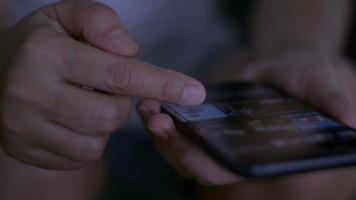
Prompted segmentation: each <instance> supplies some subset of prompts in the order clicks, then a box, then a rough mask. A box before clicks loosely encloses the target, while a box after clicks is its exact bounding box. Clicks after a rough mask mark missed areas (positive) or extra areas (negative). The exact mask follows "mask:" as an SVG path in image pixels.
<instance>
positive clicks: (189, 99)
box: [183, 84, 205, 105]
mask: <svg viewBox="0 0 356 200" xmlns="http://www.w3.org/2000/svg"><path fill="white" fill-rule="evenodd" d="M204 99H205V89H204V87H203V86H201V85H198V84H192V85H188V86H186V87H185V88H184V90H183V101H184V104H185V105H197V104H201V103H202V102H203V101H204Z"/></svg>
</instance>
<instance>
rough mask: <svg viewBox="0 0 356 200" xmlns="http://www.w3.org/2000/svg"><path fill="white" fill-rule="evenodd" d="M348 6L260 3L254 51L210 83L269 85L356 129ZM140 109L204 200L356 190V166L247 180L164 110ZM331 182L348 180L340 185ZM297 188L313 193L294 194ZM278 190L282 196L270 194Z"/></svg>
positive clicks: (302, 0) (149, 104) (329, 195)
mask: <svg viewBox="0 0 356 200" xmlns="http://www.w3.org/2000/svg"><path fill="white" fill-rule="evenodd" d="M350 3H351V1H347V0H342V1H337V2H336V1H332V0H327V1H323V0H313V1H310V0H289V1H285V0H273V1H264V0H260V1H256V3H255V6H254V8H253V14H252V16H251V19H250V22H251V24H250V28H251V32H252V34H251V41H250V44H249V46H248V47H247V48H246V50H245V51H243V52H240V53H239V54H237V55H233V56H232V58H228V59H227V60H226V61H225V62H224V63H222V64H221V65H219V66H218V68H217V69H216V71H213V72H212V74H213V78H212V81H213V82H226V81H262V82H267V83H270V84H272V85H274V86H276V87H277V88H280V89H282V90H284V91H285V92H287V93H289V94H290V95H292V96H294V97H296V98H298V99H300V100H302V101H304V102H306V103H308V104H309V105H311V106H313V107H315V108H316V109H318V110H321V111H323V112H326V113H328V114H329V115H331V116H333V117H334V118H336V119H337V120H339V121H341V122H343V123H345V124H347V125H349V126H351V127H353V128H356V112H355V105H356V92H355V90H354V85H356V77H355V75H356V73H355V70H354V67H353V66H352V65H351V64H350V63H349V62H348V61H347V60H346V59H345V58H343V57H342V56H341V55H342V52H341V49H342V46H343V43H344V39H345V33H346V30H347V28H346V27H347V25H348V23H349V22H348V21H349V20H348V19H349V13H350V12H349V8H350ZM138 110H139V111H140V113H141V116H142V118H143V121H144V122H145V124H146V127H147V129H148V130H149V131H150V132H151V135H152V137H153V138H154V141H155V143H156V146H157V149H158V151H160V153H161V155H162V157H163V158H165V159H166V160H167V161H168V162H169V163H170V164H172V165H173V166H174V168H175V169H176V170H177V171H178V173H179V174H181V175H183V176H185V177H187V178H190V179H192V180H195V181H196V182H198V183H201V184H202V185H207V187H204V186H201V187H200V190H199V191H200V198H201V199H211V200H214V199H222V198H223V199H261V198H265V197H266V196H269V197H270V198H271V199H273V198H275V199H279V197H281V196H282V199H286V198H288V199H289V198H290V197H291V196H293V198H294V199H346V197H347V196H349V195H350V193H351V192H352V191H353V188H352V187H349V185H354V182H355V180H354V176H353V174H354V171H355V169H348V171H346V172H342V170H341V172H333V171H328V172H324V173H319V174H318V173H315V174H307V175H304V176H303V175H301V176H295V177H288V178H284V179H283V178H282V179H271V180H267V181H254V180H243V179H242V178H241V177H239V176H237V175H236V174H233V173H232V172H230V171H228V170H227V169H225V168H224V167H222V166H221V165H219V163H217V162H215V161H214V160H212V159H211V158H210V157H209V156H208V155H207V154H206V153H205V152H203V151H202V150H201V149H199V148H198V147H197V146H196V145H195V144H193V143H191V142H190V141H189V140H188V139H186V138H185V137H184V136H183V135H182V134H181V133H179V131H178V130H177V129H176V127H175V125H174V123H173V120H172V119H171V117H170V116H168V115H166V114H163V113H160V107H159V104H158V102H157V101H155V100H150V99H142V100H141V102H140V103H139V105H138ZM311 180H313V181H311ZM326 180H327V181H329V182H334V183H337V182H338V180H345V181H344V182H343V183H338V184H336V185H335V184H327V182H326ZM287 183H288V184H287ZM313 185H319V186H320V189H315V188H314V187H313ZM299 188H301V190H302V191H309V189H310V188H314V189H312V190H310V192H306V193H303V194H300V195H295V194H296V190H298V189H299ZM278 189H282V191H285V192H284V193H280V192H275V193H274V192H273V191H280V190H278ZM283 197H284V198H283Z"/></svg>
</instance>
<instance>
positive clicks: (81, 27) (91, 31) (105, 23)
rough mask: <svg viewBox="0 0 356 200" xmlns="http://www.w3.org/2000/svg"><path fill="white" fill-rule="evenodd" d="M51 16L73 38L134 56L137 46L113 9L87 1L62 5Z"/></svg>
mask: <svg viewBox="0 0 356 200" xmlns="http://www.w3.org/2000/svg"><path fill="white" fill-rule="evenodd" d="M48 11H49V14H51V15H52V16H53V17H52V18H54V19H56V20H57V22H58V23H59V24H60V25H61V26H62V27H63V28H64V30H65V31H66V32H67V33H69V34H70V35H72V36H73V37H74V38H78V39H80V40H84V41H85V42H87V43H89V44H90V45H92V46H95V47H97V48H100V49H103V50H105V51H108V52H110V53H113V54H117V55H123V56H133V55H135V54H136V53H137V49H138V46H137V44H136V43H135V42H134V41H133V40H132V39H131V38H130V37H129V35H128V33H127V32H126V31H125V30H124V28H123V26H122V24H121V23H120V20H119V17H118V16H117V15H116V13H115V11H114V10H112V9H111V8H110V7H108V6H106V5H104V4H101V3H98V2H95V1H87V0H76V1H74V0H73V1H61V2H59V3H57V4H54V6H51V7H49V9H48Z"/></svg>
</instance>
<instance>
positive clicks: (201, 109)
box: [163, 83, 356, 174]
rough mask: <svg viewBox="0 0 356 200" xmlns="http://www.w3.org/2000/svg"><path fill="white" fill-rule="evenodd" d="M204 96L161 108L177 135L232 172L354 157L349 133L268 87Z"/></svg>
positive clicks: (354, 136) (219, 89)
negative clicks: (193, 103)
mask: <svg viewBox="0 0 356 200" xmlns="http://www.w3.org/2000/svg"><path fill="white" fill-rule="evenodd" d="M207 94H208V95H207V100H206V102H205V103H204V104H202V105H199V106H189V107H181V106H176V105H172V104H166V103H165V104H163V108H164V109H165V110H166V112H168V113H169V114H170V115H172V116H173V118H174V119H175V121H176V122H177V125H178V128H179V129H180V130H181V132H183V133H185V134H186V135H188V136H189V137H191V138H193V139H195V141H197V142H198V143H200V144H202V145H203V147H204V148H206V149H207V150H208V151H209V152H213V154H214V156H215V157H216V158H217V159H218V160H222V161H223V162H225V163H227V164H228V165H230V168H233V169H237V168H239V167H241V166H244V167H246V166H268V165H269V164H273V163H288V162H289V163H290V162H291V161H301V160H304V161H305V160H311V161H312V160H313V159H316V158H317V159H319V160H320V158H327V157H337V156H339V155H346V154H347V155H348V154H353V155H355V152H356V132H355V131H354V130H353V129H351V128H349V127H346V126H345V125H343V124H341V123H339V122H337V121H335V120H333V119H331V118H330V117H328V116H326V115H324V114H322V113H320V112H318V111H316V110H315V109H312V108H311V107H308V106H306V105H304V104H302V103H301V102H299V101H297V100H295V99H294V98H292V97H290V96H288V95H286V94H284V93H283V92H280V91H278V90H276V89H274V88H272V87H269V86H266V85H263V84H258V83H257V84H256V83H255V84H252V83H235V84H225V85H218V86H211V87H208V88H207ZM334 162H335V161H334ZM325 163H327V162H325ZM236 165H237V166H236ZM319 165H320V163H319ZM334 165H335V163H334ZM325 167H326V166H325ZM292 168H293V167H292ZM297 168H298V167H296V169H295V170H296V171H298V169H297ZM318 168H323V166H320V167H318ZM289 170H292V171H293V169H289ZM300 170H308V169H307V167H304V168H303V169H300ZM237 171H238V170H237ZM282 171H283V170H282ZM281 173H283V172H281ZM277 174H278V172H277Z"/></svg>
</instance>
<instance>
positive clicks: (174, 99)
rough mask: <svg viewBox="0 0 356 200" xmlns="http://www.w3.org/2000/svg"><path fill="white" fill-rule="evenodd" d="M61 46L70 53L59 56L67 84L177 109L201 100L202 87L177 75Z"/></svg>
mask: <svg viewBox="0 0 356 200" xmlns="http://www.w3.org/2000/svg"><path fill="white" fill-rule="evenodd" d="M62 44H63V45H65V46H66V47H70V49H72V50H71V51H65V52H63V53H64V54H66V55H64V56H65V59H63V60H65V61H67V62H68V63H66V64H65V66H63V67H61V70H60V71H61V73H62V76H63V78H65V79H66V80H67V81H70V82H74V83H77V84H79V85H84V86H89V87H93V88H95V89H98V90H102V91H106V92H108V93H114V94H122V95H132V96H139V97H145V98H150V99H156V100H161V101H168V102H171V103H176V104H180V105H195V104H200V103H202V102H203V101H204V99H205V89H204V86H203V85H202V84H201V83H200V82H199V81H197V80H195V79H194V78H191V77H189V76H187V75H184V74H182V73H180V72H176V71H173V70H167V69H163V68H160V67H157V66H154V65H152V64H148V63H145V62H143V61H140V60H138V59H135V58H131V57H125V56H117V55H112V54H109V53H106V52H104V51H102V50H100V49H96V48H93V47H90V46H88V45H85V44H83V43H80V42H77V41H73V40H66V42H65V41H64V42H62ZM67 49H69V48H67ZM73 52H75V53H73Z"/></svg>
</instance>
